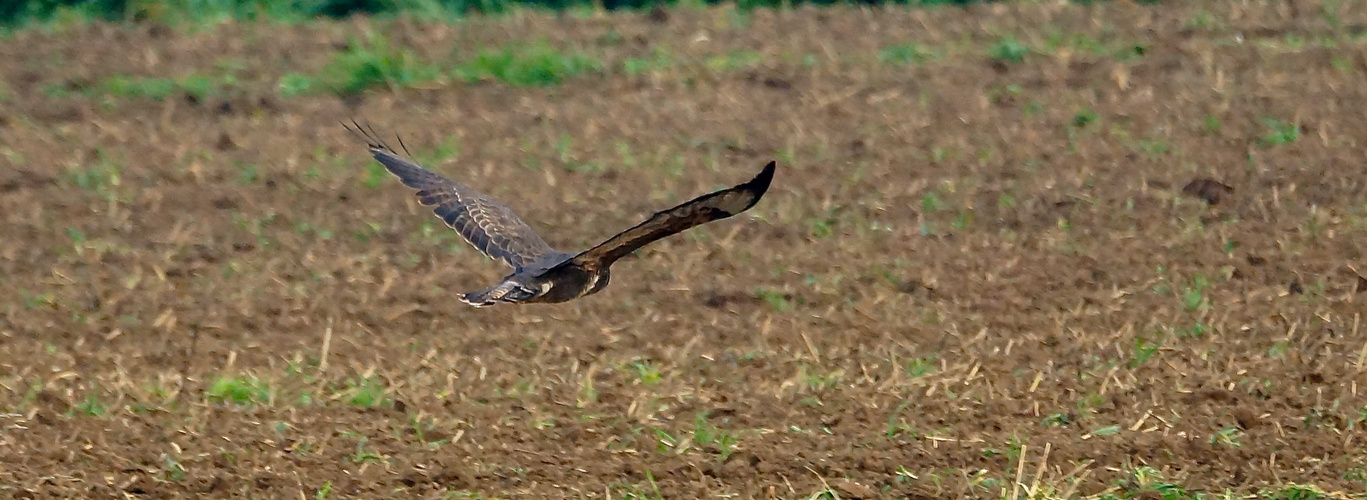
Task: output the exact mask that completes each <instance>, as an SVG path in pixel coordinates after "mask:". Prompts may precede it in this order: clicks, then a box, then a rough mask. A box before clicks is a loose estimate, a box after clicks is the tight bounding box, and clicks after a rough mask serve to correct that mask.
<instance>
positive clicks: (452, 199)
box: [342, 121, 556, 269]
mask: <svg viewBox="0 0 1367 500" xmlns="http://www.w3.org/2000/svg"><path fill="white" fill-rule="evenodd" d="M351 123H352V126H348V125H346V124H345V123H344V124H342V126H343V127H346V129H347V130H349V131H351V132H352V133H354V134H356V135H357V136H358V137H360V138H361V139H362V140H364V141H365V142H366V146H368V147H369V148H370V154H371V155H372V156H374V157H375V159H376V160H377V161H379V162H380V164H381V165H384V168H385V169H387V170H389V173H392V174H394V176H396V177H398V178H399V181H401V182H403V184H404V185H405V186H408V187H410V188H413V189H417V190H418V193H417V195H418V201H419V202H420V203H422V204H423V205H426V206H430V207H433V208H432V212H433V213H435V214H436V215H437V217H440V218H441V220H442V221H444V222H446V225H448V226H451V228H452V229H455V230H456V232H458V233H460V235H461V236H463V237H464V238H465V240H466V241H469V242H470V244H471V245H473V246H474V247H475V248H476V249H478V250H479V251H481V252H484V254H485V255H488V256H490V257H493V258H496V259H501V260H503V261H504V262H507V263H508V265H510V266H513V268H515V269H521V268H523V267H525V266H526V265H527V264H529V263H531V262H535V261H536V260H537V259H538V258H540V257H543V256H545V255H549V254H551V253H555V252H556V250H555V249H553V248H551V246H550V245H547V244H546V242H545V241H544V240H542V239H541V236H538V235H537V234H536V232H535V231H533V230H532V228H530V227H528V226H527V223H525V222H522V219H519V218H518V217H517V214H515V213H513V210H512V209H511V208H508V206H507V205H504V204H503V203H502V202H500V201H498V200H496V199H494V198H493V197H491V196H488V195H485V194H483V193H480V192H478V191H475V190H474V189H471V188H470V187H469V186H466V185H464V184H461V183H459V182H456V181H453V180H451V179H448V178H446V177H444V176H442V175H440V174H437V173H435V172H432V171H430V170H427V169H425V168H422V167H421V166H418V164H416V163H413V162H412V161H410V160H408V159H407V158H404V157H402V156H399V153H398V152H397V151H395V150H394V149H393V148H391V147H389V145H388V144H385V143H384V141H383V140H381V139H380V137H379V135H378V134H376V133H375V130H374V129H373V128H365V127H361V125H360V124H358V123H356V122H355V121H353V122H351ZM399 145H400V146H401V147H403V148H404V151H405V152H407V150H408V148H407V147H405V146H403V140H402V139H400V141H399Z"/></svg>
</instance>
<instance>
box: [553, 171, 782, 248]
mask: <svg viewBox="0 0 1367 500" xmlns="http://www.w3.org/2000/svg"><path fill="white" fill-rule="evenodd" d="M773 179H774V162H772V161H771V162H769V164H768V165H765V166H764V170H761V171H760V173H759V175H756V176H755V178H754V179H751V180H750V181H749V182H746V183H744V184H741V185H738V186H735V187H732V188H729V189H724V190H721V191H717V192H714V193H710V194H705V195H702V196H699V197H697V198H694V199H692V200H689V201H686V202H684V203H682V204H680V205H679V206H676V207H674V208H670V209H668V210H664V211H660V212H656V213H655V215H652V216H651V217H650V218H649V219H646V221H645V222H642V223H640V224H638V225H636V227H633V228H631V229H628V230H626V231H623V232H621V233H619V234H618V235H616V236H613V237H611V238H608V240H607V241H604V242H603V243H600V244H598V246H595V247H593V248H591V249H589V250H587V251H585V252H583V253H580V254H579V255H576V256H575V257H574V258H572V259H570V260H569V261H567V262H566V263H564V264H561V265H562V266H564V265H569V264H571V263H572V264H577V265H580V266H583V267H584V268H585V269H605V268H607V267H608V266H610V265H612V263H613V262H616V261H617V259H620V258H622V257H624V256H626V255H627V254H629V253H631V252H634V251H636V249H638V248H641V247H643V246H646V245H648V244H650V243H651V242H654V241H656V240H659V239H662V238H665V237H668V236H670V235H674V234H678V233H681V232H683V231H687V230H688V229H691V228H693V227H697V226H700V225H703V224H706V223H708V222H712V221H715V220H721V219H725V218H727V217H731V216H733V215H736V214H738V213H741V212H744V211H746V210H748V209H749V208H750V207H753V206H755V203H758V202H759V199H760V197H761V196H764V192H765V191H768V190H769V183H770V182H771V181H772V180H773Z"/></svg>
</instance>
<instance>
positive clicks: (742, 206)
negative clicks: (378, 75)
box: [343, 121, 774, 307]
mask: <svg viewBox="0 0 1367 500" xmlns="http://www.w3.org/2000/svg"><path fill="white" fill-rule="evenodd" d="M352 125H354V127H351V126H346V125H345V124H343V126H344V127H346V128H347V130H350V131H351V132H352V133H354V134H356V135H357V136H358V137H360V138H361V139H362V140H364V141H365V142H366V146H368V147H369V148H370V154H371V155H372V156H374V157H375V159H376V160H377V161H379V162H380V164H382V165H384V167H385V168H386V169H388V170H389V172H390V173H392V174H394V175H395V176H396V177H398V178H399V181H400V182H403V184H404V185H405V186H408V187H410V188H413V189H417V190H418V193H417V196H418V201H419V202H420V203H422V204H423V205H426V206H431V207H433V208H432V211H433V212H434V213H435V214H436V215H437V217H440V218H441V220H443V221H445V222H446V224H447V225H448V226H451V228H452V229H455V230H456V231H457V232H459V233H460V235H461V236H463V237H464V238H465V240H466V241H469V242H470V244H471V245H473V246H474V247H475V248H476V249H478V250H479V251H481V252H483V253H484V254H485V255H488V256H489V257H492V258H495V259H500V260H502V261H504V262H506V263H508V265H509V266H512V268H513V272H512V274H509V275H508V276H507V277H505V278H503V280H502V281H500V282H499V283H498V284H496V285H494V286H491V287H489V288H486V289H484V290H480V291H477V292H470V293H465V294H461V295H460V300H461V301H462V302H465V303H467V304H470V305H473V306H475V307H483V306H487V305H492V304H497V303H499V302H509V303H516V304H521V303H533V302H544V303H553V302H566V301H569V300H573V299H577V298H579V297H583V296H586V295H591V294H594V293H597V292H598V291H599V290H602V289H603V287H606V286H607V285H608V275H609V272H608V268H609V267H611V266H612V263H613V262H616V261H617V259H620V258H622V257H624V256H626V255H627V254H630V253H631V252H633V251H635V250H636V249H638V248H641V247H643V246H645V245H647V244H649V243H651V242H653V241H655V240H659V239H661V238H664V237H667V236H670V235H673V234H676V233H680V232H683V231H685V230H688V229H689V228H692V227H695V226H699V225H702V224H706V223H708V222H712V221H715V220H720V219H725V218H727V217H731V216H733V215H736V214H738V213H741V212H744V211H745V210H747V209H749V208H750V207H753V206H755V203H757V202H759V199H760V197H761V196H764V192H765V191H766V190H768V189H769V182H770V181H772V180H773V178H774V162H772V161H771V162H769V164H768V165H765V166H764V170H761V171H760V173H759V175H756V176H755V178H754V179H751V180H750V181H749V182H746V183H744V184H740V185H738V186H735V187H732V188H729V189H723V190H721V191H717V192H714V193H710V194H705V195H702V196H699V197H697V198H694V199H692V200H689V201H687V202H684V203H683V204H681V205H679V206H676V207H674V208H671V209H668V210H664V211H661V212H657V213H655V215H652V216H650V218H649V219H646V221H645V222H642V223H640V224H638V225H636V227H633V228H631V229H628V230H626V231H623V232H621V233H618V234H617V235H616V236H613V237H611V238H608V239H607V241H604V242H603V243H600V244H598V246H595V247H593V248H590V249H588V250H585V251H583V252H580V253H577V254H575V253H568V252H563V251H560V250H557V249H555V248H551V246H550V245H547V244H546V242H545V241H544V240H542V239H541V237H540V236H538V235H537V234H536V232H535V231H532V228H530V227H528V226H527V223H525V222H522V219H519V218H518V217H517V215H516V214H514V213H513V211H512V209H510V208H508V206H507V205H504V204H503V203H501V202H499V201H498V200H496V199H494V198H493V197H490V196H488V195H486V194H483V193H480V192H478V191H475V190H474V189H471V188H470V187H469V186H466V185H464V184H461V183H459V182H456V181H453V180H451V179H448V178H446V177H444V176H442V175H440V174H437V173H435V172H432V171H430V170H427V169H425V168H422V167H421V166H419V165H418V164H416V163H413V162H412V161H410V160H408V159H407V158H404V157H402V156H399V154H398V152H397V151H395V150H394V149H392V148H390V147H389V145H387V144H385V143H384V141H382V140H380V138H379V137H378V136H377V135H376V134H375V131H374V129H366V128H362V127H361V126H360V124H357V123H356V122H354V121H353V122H352ZM399 145H400V146H403V141H402V140H400V141H399ZM404 151H405V152H407V148H406V147H405V148H404Z"/></svg>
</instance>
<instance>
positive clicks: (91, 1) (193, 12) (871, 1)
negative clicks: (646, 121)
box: [0, 0, 1157, 30]
mask: <svg viewBox="0 0 1367 500" xmlns="http://www.w3.org/2000/svg"><path fill="white" fill-rule="evenodd" d="M992 1H998V0H844V1H842V0H736V5H737V6H738V7H740V8H743V9H750V8H764V7H768V8H781V7H790V6H793V5H798V4H803V3H811V4H816V5H833V4H839V3H849V4H858V5H878V4H883V3H892V4H896V5H919V6H933V5H966V4H971V3H986V2H992ZM1073 1H1075V2H1077V3H1092V2H1094V1H1097V0H1073ZM1141 1H1145V2H1154V1H1157V0H1141ZM722 3H727V2H726V1H725V0H602V1H601V2H599V1H595V0H293V1H273V0H14V1H6V2H0V28H5V29H11V30H12V29H15V28H21V27H26V26H30V25H46V26H66V25H71V24H79V23H83V22H92V21H97V20H103V21H123V22H147V21H150V22H160V23H166V24H172V25H191V26H204V25H213V24H218V23H222V22H226V21H229V20H237V21H253V20H271V21H276V22H284V23H298V22H303V21H307V20H309V19H314V18H319V17H327V18H343V17H347V16H350V15H354V14H367V15H388V16H394V15H402V14H408V15H413V16H416V17H419V18H423V19H454V18H459V17H461V16H465V15H469V14H500V13H505V12H509V11H512V10H515V9H518V8H544V9H550V10H556V11H561V10H570V9H582V8H589V9H596V8H599V7H601V8H604V9H606V10H617V9H641V8H648V7H652V6H655V5H667V6H674V5H678V4H705V5H716V4H722Z"/></svg>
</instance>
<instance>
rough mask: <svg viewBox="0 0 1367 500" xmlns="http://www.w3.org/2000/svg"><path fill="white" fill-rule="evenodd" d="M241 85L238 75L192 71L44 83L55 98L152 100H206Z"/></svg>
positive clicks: (49, 93)
mask: <svg viewBox="0 0 1367 500" xmlns="http://www.w3.org/2000/svg"><path fill="white" fill-rule="evenodd" d="M239 87H240V83H239V82H238V80H237V78H236V76H234V75H232V74H231V73H228V74H221V75H208V74H202V73H191V74H188V75H184V76H180V77H175V78H169V77H148V76H132V75H113V76H110V77H108V78H105V79H104V80H102V81H100V82H98V83H94V84H84V83H79V82H76V83H71V82H69V83H65V84H48V85H45V86H43V88H42V90H43V94H44V95H46V96H48V97H51V98H68V97H97V96H108V97H113V98H119V99H150V100H153V101H164V100H166V99H169V98H172V97H180V96H184V97H186V98H189V99H193V100H197V101H202V100H204V99H205V98H208V97H212V96H217V95H223V94H225V93H228V92H229V91H231V90H233V89H237V88H239Z"/></svg>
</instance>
